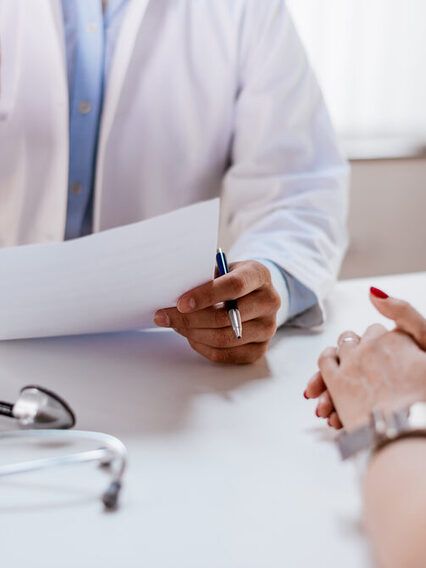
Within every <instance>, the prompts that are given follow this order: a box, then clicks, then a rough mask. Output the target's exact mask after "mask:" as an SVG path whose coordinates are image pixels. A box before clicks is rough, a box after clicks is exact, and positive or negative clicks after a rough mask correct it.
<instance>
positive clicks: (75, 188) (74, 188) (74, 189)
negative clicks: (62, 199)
mask: <svg viewBox="0 0 426 568" xmlns="http://www.w3.org/2000/svg"><path fill="white" fill-rule="evenodd" d="M70 191H71V193H72V194H73V195H80V193H81V192H82V191H83V186H82V185H81V183H78V182H75V183H73V184H72V185H71V189H70Z"/></svg>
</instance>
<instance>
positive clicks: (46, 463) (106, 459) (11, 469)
mask: <svg viewBox="0 0 426 568" xmlns="http://www.w3.org/2000/svg"><path fill="white" fill-rule="evenodd" d="M26 438H37V439H38V440H40V439H43V438H44V439H46V440H51V439H52V438H53V439H62V440H64V439H67V438H70V439H80V440H81V439H87V440H94V441H98V442H100V443H101V444H102V447H101V448H98V449H94V450H87V451H82V452H76V453H74V454H68V455H64V456H58V457H53V458H42V459H35V460H30V461H25V462H18V463H15V464H8V465H3V466H0V477H4V476H7V475H14V474H19V473H28V472H32V471H39V470H42V469H47V468H50V467H60V466H65V465H74V464H82V463H89V462H96V461H97V462H99V463H100V464H101V465H106V464H110V463H112V462H117V461H118V462H119V466H118V467H117V469H116V470H115V471H113V478H114V479H115V480H117V481H119V480H120V479H121V478H122V476H123V474H124V470H125V468H126V459H127V450H126V447H125V446H124V444H123V443H122V442H121V441H120V440H119V439H118V438H116V437H115V436H111V435H109V434H103V433H100V432H87V431H83V430H17V431H9V432H1V433H0V441H1V440H21V439H26Z"/></svg>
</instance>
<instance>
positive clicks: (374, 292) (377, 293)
mask: <svg viewBox="0 0 426 568" xmlns="http://www.w3.org/2000/svg"><path fill="white" fill-rule="evenodd" d="M370 294H372V295H373V296H375V297H376V298H379V299H380V300H386V299H387V298H389V296H388V294H386V292H383V291H382V290H379V288H374V286H372V287H371V288H370Z"/></svg>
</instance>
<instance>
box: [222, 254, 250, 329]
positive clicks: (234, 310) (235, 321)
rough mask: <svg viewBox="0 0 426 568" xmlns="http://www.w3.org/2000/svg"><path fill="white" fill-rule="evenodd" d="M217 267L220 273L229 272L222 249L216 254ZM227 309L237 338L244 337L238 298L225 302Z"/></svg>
mask: <svg viewBox="0 0 426 568" xmlns="http://www.w3.org/2000/svg"><path fill="white" fill-rule="evenodd" d="M216 262H217V267H218V269H219V274H220V275H221V276H223V275H224V274H228V272H229V270H228V263H227V262H226V256H225V253H224V252H223V250H222V249H220V248H219V249H217V254H216ZM225 309H226V311H227V312H228V318H229V321H230V323H231V325H232V329H233V330H234V333H235V336H236V337H237V339H242V337H243V326H242V324H241V314H240V310H239V309H238V304H237V300H228V301H226V302H225Z"/></svg>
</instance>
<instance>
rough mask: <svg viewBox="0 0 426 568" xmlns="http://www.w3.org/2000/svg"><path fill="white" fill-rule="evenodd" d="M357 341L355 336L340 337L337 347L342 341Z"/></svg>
mask: <svg viewBox="0 0 426 568" xmlns="http://www.w3.org/2000/svg"><path fill="white" fill-rule="evenodd" d="M352 342H354V343H359V339H357V338H356V337H351V336H348V337H342V339H341V340H340V341H339V344H338V345H339V347H341V346H342V345H343V344H344V343H352Z"/></svg>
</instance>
